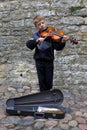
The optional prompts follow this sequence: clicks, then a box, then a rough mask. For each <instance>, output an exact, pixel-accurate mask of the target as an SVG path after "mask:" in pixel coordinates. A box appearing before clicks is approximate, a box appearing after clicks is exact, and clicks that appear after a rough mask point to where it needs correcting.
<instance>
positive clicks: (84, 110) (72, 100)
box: [0, 86, 87, 130]
mask: <svg viewBox="0 0 87 130" xmlns="http://www.w3.org/2000/svg"><path fill="white" fill-rule="evenodd" d="M33 92H35V91H34V90H33V91H31V89H29V87H27V86H24V87H16V86H13V87H7V86H0V130H87V90H68V89H63V90H62V92H63V94H64V101H63V103H62V107H64V108H65V111H66V114H65V118H64V119H52V118H50V119H34V117H33V116H10V115H7V113H6V111H5V110H6V100H7V99H8V98H9V97H17V96H21V95H22V94H24V95H25V94H29V93H33Z"/></svg>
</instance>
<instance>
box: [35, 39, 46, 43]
mask: <svg viewBox="0 0 87 130" xmlns="http://www.w3.org/2000/svg"><path fill="white" fill-rule="evenodd" d="M44 40H45V38H43V37H40V38H38V39H37V40H36V42H37V43H38V44H40V43H42V42H43V41H44Z"/></svg>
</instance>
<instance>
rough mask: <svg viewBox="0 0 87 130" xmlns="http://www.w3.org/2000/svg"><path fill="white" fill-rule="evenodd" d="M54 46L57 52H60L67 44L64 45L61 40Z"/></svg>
mask: <svg viewBox="0 0 87 130" xmlns="http://www.w3.org/2000/svg"><path fill="white" fill-rule="evenodd" d="M53 45H54V49H55V50H57V51H60V50H63V49H64V47H65V45H66V43H62V42H61V40H60V41H58V42H54V43H53Z"/></svg>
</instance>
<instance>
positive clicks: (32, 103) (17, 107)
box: [6, 89, 65, 119]
mask: <svg viewBox="0 0 87 130" xmlns="http://www.w3.org/2000/svg"><path fill="white" fill-rule="evenodd" d="M63 99H64V97H63V93H62V92H61V91H60V90H58V89H53V90H47V91H43V92H38V93H34V94H30V95H25V96H21V97H16V98H9V99H7V101H6V112H7V113H8V114H10V115H22V116H34V117H35V118H58V119H62V118H64V116H65V112H63V111H62V110H61V109H60V105H61V104H62V102H63ZM40 107H41V108H47V109H48V110H46V111H44V112H43V111H42V112H39V111H38V108H40ZM50 108H54V109H55V108H58V111H57V112H54V110H53V109H52V111H49V110H50Z"/></svg>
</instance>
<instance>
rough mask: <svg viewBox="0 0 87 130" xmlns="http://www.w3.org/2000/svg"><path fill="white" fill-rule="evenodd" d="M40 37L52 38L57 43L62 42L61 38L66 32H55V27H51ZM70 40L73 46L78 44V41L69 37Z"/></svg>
mask: <svg viewBox="0 0 87 130" xmlns="http://www.w3.org/2000/svg"><path fill="white" fill-rule="evenodd" d="M40 35H41V37H43V38H47V37H51V38H52V40H54V41H56V42H57V41H59V40H61V38H63V36H64V31H63V30H55V28H54V27H51V26H49V27H48V28H47V30H45V31H42V32H41V34H40ZM69 40H70V42H71V43H73V44H78V41H77V40H76V39H74V38H70V37H69Z"/></svg>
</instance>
